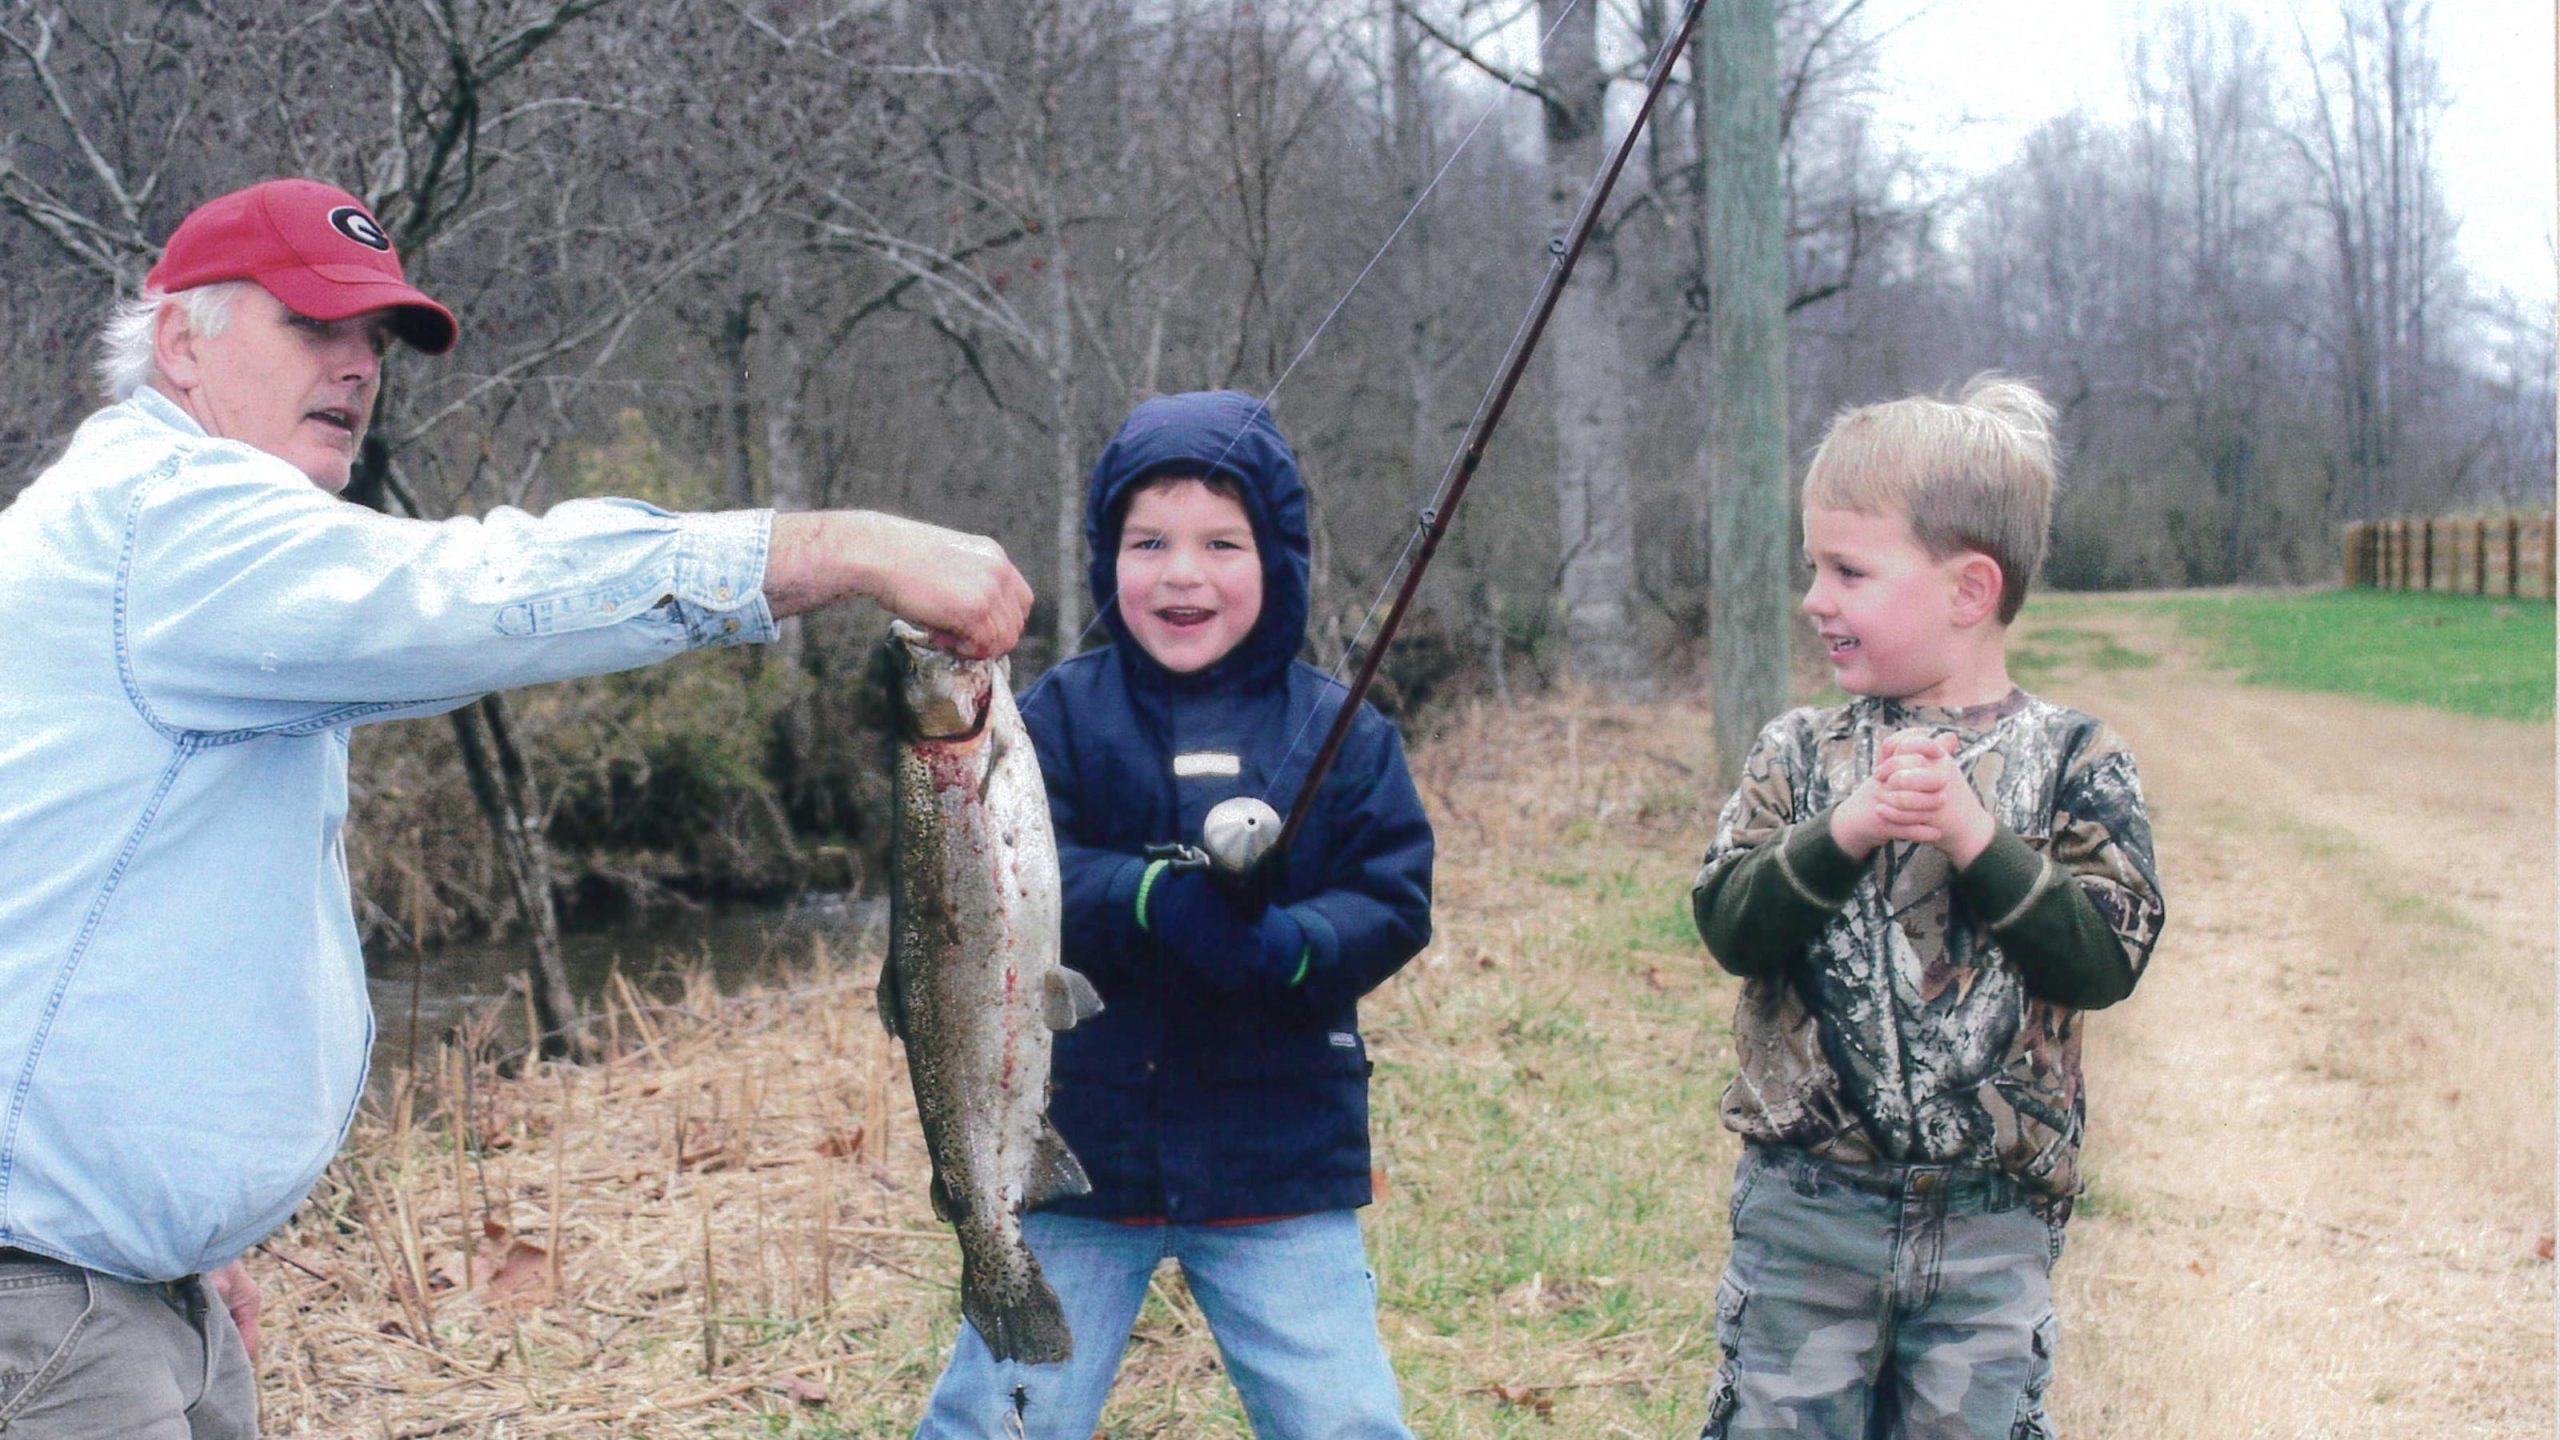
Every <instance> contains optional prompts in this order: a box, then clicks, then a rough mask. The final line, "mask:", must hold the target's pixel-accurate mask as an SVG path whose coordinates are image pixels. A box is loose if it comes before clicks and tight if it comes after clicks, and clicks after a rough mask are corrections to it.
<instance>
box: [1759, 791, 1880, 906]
mask: <svg viewBox="0 0 2560 1440" xmlns="http://www.w3.org/2000/svg"><path fill="white" fill-rule="evenodd" d="M1832 808H1833V809H1837V808H1839V807H1837V806H1834V807H1832ZM1778 862H1779V866H1780V870H1781V873H1783V874H1784V875H1785V876H1786V878H1787V884H1788V885H1789V886H1791V887H1792V888H1793V889H1794V890H1795V892H1796V893H1797V894H1799V895H1802V896H1803V897H1804V898H1805V899H1806V900H1807V901H1808V902H1810V903H1812V904H1815V905H1819V906H1822V907H1823V908H1824V909H1826V910H1837V909H1839V908H1840V907H1841V906H1843V905H1846V904H1848V903H1849V897H1850V896H1851V895H1852V894H1854V893H1856V891H1857V888H1858V877H1859V876H1860V875H1863V874H1865V873H1866V869H1867V867H1866V863H1865V862H1864V861H1861V860H1856V859H1853V858H1851V856H1850V854H1849V852H1848V851H1846V850H1843V849H1841V848H1840V842H1839V841H1837V840H1834V839H1832V838H1831V811H1830V810H1825V811H1823V812H1822V813H1821V814H1819V815H1816V816H1814V817H1813V818H1812V819H1810V820H1802V821H1798V822H1797V823H1795V824H1793V825H1790V826H1788V827H1787V832H1786V834H1784V835H1782V836H1780V837H1779V840H1778Z"/></svg>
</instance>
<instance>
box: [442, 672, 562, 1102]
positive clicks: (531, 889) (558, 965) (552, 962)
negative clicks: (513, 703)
mask: <svg viewBox="0 0 2560 1440" xmlns="http://www.w3.org/2000/svg"><path fill="white" fill-rule="evenodd" d="M449 718H450V719H451V720H452V721H453V738H454V743H455V744H456V745H457V746H458V747H460V749H461V751H462V768H463V769H464V771H465V772H467V773H468V774H469V775H470V777H471V796H472V798H473V799H474V800H476V801H478V802H479V805H480V813H481V815H482V817H483V818H485V819H486V820H487V821H488V822H489V831H490V834H491V835H492V836H494V837H495V838H496V840H497V842H498V853H499V855H500V857H501V858H503V859H504V860H505V862H506V863H505V864H504V865H503V866H502V867H501V868H502V869H504V870H505V871H506V875H507V888H508V889H509V891H511V892H512V893H513V894H514V895H515V897H516V906H517V908H518V909H520V910H522V911H523V912H524V918H525V927H526V929H527V930H528V931H530V932H531V934H532V937H533V960H534V963H533V966H532V968H531V969H529V970H528V971H527V972H526V974H525V979H526V982H527V983H528V984H529V985H530V986H531V987H532V990H533V1008H534V1020H535V1023H536V1024H538V1025H540V1026H541V1027H542V1033H541V1034H540V1035H537V1036H534V1037H531V1038H532V1040H533V1042H534V1043H535V1044H536V1045H537V1046H538V1047H539V1049H540V1051H541V1053H542V1054H543V1055H545V1056H547V1057H550V1058H552V1059H560V1058H563V1057H566V1058H569V1059H573V1060H579V1061H584V1060H586V1059H587V1058H589V1055H590V1053H591V1050H592V1047H591V1046H590V1045H589V1044H588V1042H587V1036H586V1031H585V1029H584V1027H583V1026H581V1025H580V1024H579V1023H578V1021H579V1016H578V999H577V996H576V995H575V994H574V993H573V992H572V991H571V990H570V988H569V968H568V965H567V963H566V962H565V961H564V960H563V958H562V956H561V952H560V916H559V913H558V912H557V911H556V910H555V909H554V908H553V907H552V901H551V880H552V876H553V875H554V874H555V873H556V870H557V867H555V866H554V865H553V864H552V863H551V840H550V837H549V836H546V835H545V834H543V833H542V823H541V820H540V818H539V817H540V815H541V813H542V805H541V800H540V798H539V797H538V796H537V795H536V794H535V793H534V788H533V776H532V774H531V773H530V772H528V771H527V770H526V769H525V764H524V756H523V755H522V754H521V753H520V752H519V751H518V750H517V749H516V743H515V733H514V730H513V728H512V726H511V725H510V723H509V721H508V718H507V703H506V697H504V696H502V695H483V696H481V697H480V698H479V699H478V700H476V701H473V702H472V703H471V704H469V705H465V706H463V707H462V708H461V709H459V710H455V711H452V712H451V713H450V716H449ZM484 730H485V733H484Z"/></svg>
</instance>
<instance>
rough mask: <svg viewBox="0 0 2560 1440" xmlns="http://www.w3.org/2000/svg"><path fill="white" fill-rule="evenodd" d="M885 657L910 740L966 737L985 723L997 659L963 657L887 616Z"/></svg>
mask: <svg viewBox="0 0 2560 1440" xmlns="http://www.w3.org/2000/svg"><path fill="white" fill-rule="evenodd" d="M889 660H890V665H891V668H892V669H893V671H894V672H895V673H896V675H897V695H898V714H899V721H900V724H901V726H902V728H903V729H904V731H905V733H906V736H907V738H908V739H911V740H966V739H968V738H970V737H971V736H973V735H975V734H977V733H978V731H979V730H980V729H981V728H983V727H984V726H985V725H986V723H987V712H988V710H989V708H990V707H991V706H992V704H993V701H994V698H995V688H996V686H998V685H1000V684H1003V683H1005V681H1004V672H1005V669H1006V665H1005V662H1004V661H1001V660H969V659H964V658H962V657H960V656H958V655H954V654H952V653H951V652H950V651H948V650H945V649H943V648H941V647H940V646H938V645H935V644H934V643H933V642H932V640H931V638H930V637H929V636H927V635H926V633H925V632H924V631H922V630H919V629H917V628H916V627H915V626H913V625H910V624H908V623H907V622H906V621H904V620H893V621H891V622H889Z"/></svg>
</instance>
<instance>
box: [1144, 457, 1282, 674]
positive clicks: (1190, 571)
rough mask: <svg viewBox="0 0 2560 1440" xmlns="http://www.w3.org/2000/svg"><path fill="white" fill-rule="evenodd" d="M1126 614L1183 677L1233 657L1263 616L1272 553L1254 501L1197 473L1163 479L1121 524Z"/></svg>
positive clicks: (1149, 648) (1152, 651)
mask: <svg viewBox="0 0 2560 1440" xmlns="http://www.w3.org/2000/svg"><path fill="white" fill-rule="evenodd" d="M1116 578H1117V583H1118V585H1119V590H1120V618H1121V620H1122V622H1123V623H1125V624H1126V625H1127V626H1128V627H1129V634H1130V636H1131V637H1132V638H1134V639H1135V640H1136V641H1137V642H1138V644H1139V646H1140V647H1141V648H1143V649H1144V650H1145V651H1146V652H1147V653H1148V654H1149V655H1152V656H1154V657H1155V660H1156V663H1157V664H1159V665H1162V666H1163V667H1164V668H1166V669H1167V670H1170V671H1172V672H1174V673H1175V674H1177V675H1189V674H1192V673H1194V672H1196V671H1200V670H1205V669H1207V668H1209V667H1210V666H1212V665H1215V664H1217V663H1218V662H1219V661H1220V660H1223V659H1225V658H1226V657H1227V653H1228V652H1229V651H1231V650H1233V649H1235V648H1236V646H1237V645H1239V644H1241V643H1243V641H1244V637H1245V636H1247V635H1249V634H1251V633H1252V631H1253V623H1254V621H1256V620H1258V619H1260V618H1261V616H1262V553H1261V551H1259V550H1257V549H1256V548H1255V547H1254V543H1253V520H1252V518H1251V517H1250V516H1248V515H1246V514H1245V509H1244V505H1243V504H1242V503H1241V502H1239V501H1237V500H1234V499H1232V498H1230V497H1228V496H1225V495H1221V494H1219V493H1218V492H1217V491H1215V490H1212V489H1210V488H1209V487H1208V486H1207V485H1205V484H1202V483H1201V482H1200V481H1199V480H1197V479H1192V478H1182V479H1174V480H1155V481H1150V482H1148V483H1147V484H1146V485H1145V486H1143V487H1141V488H1140V489H1139V490H1138V492H1137V493H1136V494H1134V495H1132V496H1131V497H1130V498H1129V513H1128V515H1127V517H1126V518H1125V519H1123V520H1122V521H1121V522H1120V555H1119V560H1118V565H1117V577H1116Z"/></svg>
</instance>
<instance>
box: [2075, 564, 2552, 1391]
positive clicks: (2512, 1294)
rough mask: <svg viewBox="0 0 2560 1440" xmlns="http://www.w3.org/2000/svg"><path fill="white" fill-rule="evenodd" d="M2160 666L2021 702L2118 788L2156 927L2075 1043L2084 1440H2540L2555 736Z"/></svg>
mask: <svg viewBox="0 0 2560 1440" xmlns="http://www.w3.org/2000/svg"><path fill="white" fill-rule="evenodd" d="M2069 623H2071V624H2072V625H2074V626H2075V627H2079V626H2094V627H2099V628H2104V629H2107V630H2109V631H2110V632H2112V633H2113V634H2114V635H2115V636H2116V637H2117V638H2118V640H2119V641H2120V642H2121V643H2123V644H2125V645H2127V646H2128V647H2130V648H2132V649H2135V650H2137V651H2141V652H2144V653H2147V654H2151V655H2155V656H2161V657H2164V660H2163V663H2162V664H2161V665H2160V666H2159V667H2158V668H2154V669H2132V670H2117V671H2112V672H2100V671H2095V670H2078V671H2072V670H2066V671H2064V672H2062V673H2061V674H2059V675H2058V676H2055V677H2053V678H2051V679H2049V680H2046V681H2044V682H2043V683H2042V684H2041V685H2040V688H2041V689H2042V690H2043V691H2044V692H2045V693H2048V694H2049V695H2051V696H2052V697H2053V698H2055V699H2059V700H2063V701H2065V702H2067V703H2072V704H2077V705H2081V706H2084V707H2086V708H2088V709H2090V710H2092V711H2094V712H2096V713H2097V714H2100V715H2102V716H2105V717H2106V718H2107V719H2108V720H2109V721H2111V722H2112V723H2113V724H2115V726H2116V727H2117V728H2118V729H2119V730H2120V731H2121V732H2122V733H2123V734H2124V735H2125V736H2126V738H2127V739H2128V740H2129V741H2130V743H2131V744H2132V746H2133V749H2134V753H2135V754H2136V756H2137V757H2138V758H2139V761H2140V764H2141V766H2142V774H2143V780H2144V784H2145V789H2146V791H2147V792H2148V795H2149V798H2150V801H2151V804H2152V808H2153V815H2154V820H2155V824H2156V827H2157V837H2158V843H2159V851H2160V854H2161V857H2162V867H2163V871H2164V876H2163V883H2164V884H2165V886H2166V887H2167V889H2168V892H2169V906H2170V923H2169V930H2168V933H2167V936H2166V938H2165V939H2164V941H2163V943H2162V946H2161V950H2160V953H2159V954H2158V956H2157V957H2156V958H2155V959H2154V961H2153V964H2152V968H2151V971H2150V973H2149V976H2148V977H2147V978H2146V980H2145V981H2144V984H2143V986H2142V988H2141V990H2140V991H2139V992H2138V993H2137V994H2136V995H2135V997H2134V999H2133V1001H2132V1002H2131V1003H2129V1004H2128V1005H2127V1006H2126V1007H2125V1008H2124V1009H2122V1010H2121V1011H2118V1012H2115V1013H2112V1014H2107V1015H2101V1016H2099V1017H2096V1020H2095V1022H2094V1023H2093V1024H2092V1026H2091V1030H2090V1040H2089V1051H2088V1056H2089V1061H2088V1063H2089V1071H2090V1081H2089V1083H2090V1094H2091V1101H2090V1109H2091V1116H2092V1130H2093V1138H2092V1141H2091V1148H2090V1155H2091V1171H2092V1175H2093V1177H2094V1178H2093V1184H2092V1191H2091V1195H2090V1198H2089V1202H2088V1207H2087V1210H2086V1212H2085V1214H2086V1216H2087V1221H2088V1223H2085V1224H2079V1225H2075V1226H2074V1227H2073V1241H2072V1245H2073V1248H2072V1253H2071V1254H2070V1255H2069V1256H2068V1257H2067V1259H2066V1261H2065V1263H2064V1266H2063V1269H2062V1271H2061V1272H2060V1277H2059V1278H2060V1280H2061V1286H2062V1291H2063V1301H2062V1303H2063V1307H2064V1314H2063V1322H2064V1340H2063V1345H2064V1350H2063V1380H2062V1384H2061V1387H2060V1390H2059V1393H2058V1395H2057V1412H2058V1415H2057V1418H2058V1419H2059V1420H2060V1421H2061V1423H2062V1426H2063V1431H2064V1433H2065V1434H2067V1435H2071V1436H2075V1437H2089V1436H2136V1435H2140V1436H2151V1435H2201V1434H2211V1435H2215V1436H2244V1435H2245V1436H2261V1435H2263V1436H2317V1437H2329V1436H2362V1435H2393V1436H2404V1435H2427V1436H2452V1435H2535V1436H2547V1435H2550V1434H2551V1433H2553V1423H2554V1415H2553V1377H2552V1356H2553V1278H2552V1277H2553V1267H2552V1265H2551V1263H2550V1258H2549V1257H2550V1254H2551V1240H2550V1238H2549V1237H2550V1232H2551V1227H2552V1201H2553V1195H2552V1174H2553V1115H2554V1110H2553V1066H2552V1053H2553V1052H2552V1040H2553V981H2554V955H2553V916H2554V897H2553V876H2554V864H2555V856H2554V838H2553V831H2554V824H2553V810H2552V803H2553V742H2552V731H2551V728H2550V727H2549V726H2547V725H2520V724H2512V723H2505V722H2496V721H2486V720H2471V719H2464V718H2461V717H2455V716H2448V715H2443V714H2439V713H2436V712H2433V711H2426V710H2418V709H2404V708H2397V707H2386V706H2380V705H2375V704H2369V703H2364V702H2359V701H2354V700H2348V699H2342V698H2334V697H2326V696H2313V695H2299V694H2292V693H2287V692H2283V691H2276V690H2266V689H2257V688H2250V687H2245V686H2241V685H2239V684H2236V683H2234V682H2232V681H2231V680H2229V679H2228V678H2227V677H2224V676H2220V675H2217V674H2213V673H2210V672H2207V671H2203V670H2200V669H2198V668H2197V666H2196V664H2195V662H2194V661H2193V660H2192V659H2191V658H2190V656H2189V655H2188V653H2187V648H2186V646H2185V645H2184V643H2183V642H2182V641H2181V640H2180V639H2179V638H2178V637H2177V636H2176V635H2175V633H2174V631H2173V630H2172V628H2171V627H2170V626H2169V624H2168V623H2167V622H2165V621H2162V620H2158V619H2156V618H2152V617H2144V616H2139V615H2134V614H2125V615H2117V616H2107V617H2102V618H2100V619H2097V620H2094V621H2091V620H2082V619H2078V618H2075V619H2074V620H2072V621H2071V622H2069Z"/></svg>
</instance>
